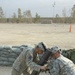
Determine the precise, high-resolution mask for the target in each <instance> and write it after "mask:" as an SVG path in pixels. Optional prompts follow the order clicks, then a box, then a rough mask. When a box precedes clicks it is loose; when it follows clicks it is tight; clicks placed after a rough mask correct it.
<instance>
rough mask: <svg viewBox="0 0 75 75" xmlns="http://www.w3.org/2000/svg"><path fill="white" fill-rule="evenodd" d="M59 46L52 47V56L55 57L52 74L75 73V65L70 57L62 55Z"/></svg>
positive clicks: (69, 74) (68, 74)
mask: <svg viewBox="0 0 75 75" xmlns="http://www.w3.org/2000/svg"><path fill="white" fill-rule="evenodd" d="M60 50H61V49H59V48H58V47H57V46H54V47H52V48H51V52H52V54H51V58H53V59H54V62H53V67H52V69H50V75H75V65H74V63H73V62H72V61H71V60H69V59H68V58H66V57H64V56H63V55H61V52H60Z"/></svg>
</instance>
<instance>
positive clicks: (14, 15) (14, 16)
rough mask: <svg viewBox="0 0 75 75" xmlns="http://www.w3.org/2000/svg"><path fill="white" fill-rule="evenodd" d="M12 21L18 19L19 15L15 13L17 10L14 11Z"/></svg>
mask: <svg viewBox="0 0 75 75" xmlns="http://www.w3.org/2000/svg"><path fill="white" fill-rule="evenodd" d="M12 21H13V22H16V21H17V16H16V13H15V12H14V13H13V16H12Z"/></svg>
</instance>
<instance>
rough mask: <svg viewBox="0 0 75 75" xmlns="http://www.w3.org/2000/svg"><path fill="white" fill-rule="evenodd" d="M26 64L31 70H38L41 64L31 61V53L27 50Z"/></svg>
mask: <svg viewBox="0 0 75 75" xmlns="http://www.w3.org/2000/svg"><path fill="white" fill-rule="evenodd" d="M26 64H27V66H28V67H30V68H31V69H33V70H36V71H40V69H41V66H40V65H38V64H36V63H35V62H33V54H32V52H30V51H28V52H27V54H26Z"/></svg>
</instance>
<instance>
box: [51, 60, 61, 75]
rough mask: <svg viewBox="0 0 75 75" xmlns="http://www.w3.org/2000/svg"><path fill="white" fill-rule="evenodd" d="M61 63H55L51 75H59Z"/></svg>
mask: <svg viewBox="0 0 75 75" xmlns="http://www.w3.org/2000/svg"><path fill="white" fill-rule="evenodd" d="M59 70H60V67H59V63H58V62H57V61H56V62H54V63H53V68H52V69H50V75H59Z"/></svg>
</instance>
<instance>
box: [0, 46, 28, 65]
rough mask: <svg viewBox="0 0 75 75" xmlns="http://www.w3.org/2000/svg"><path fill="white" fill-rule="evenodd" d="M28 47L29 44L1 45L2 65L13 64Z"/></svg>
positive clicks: (0, 57)
mask: <svg viewBox="0 0 75 75" xmlns="http://www.w3.org/2000/svg"><path fill="white" fill-rule="evenodd" d="M27 47H28V46H27V45H21V46H0V66H12V64H13V63H14V61H15V59H16V58H17V57H18V56H19V54H20V53H21V52H22V51H23V49H24V48H27Z"/></svg>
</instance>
